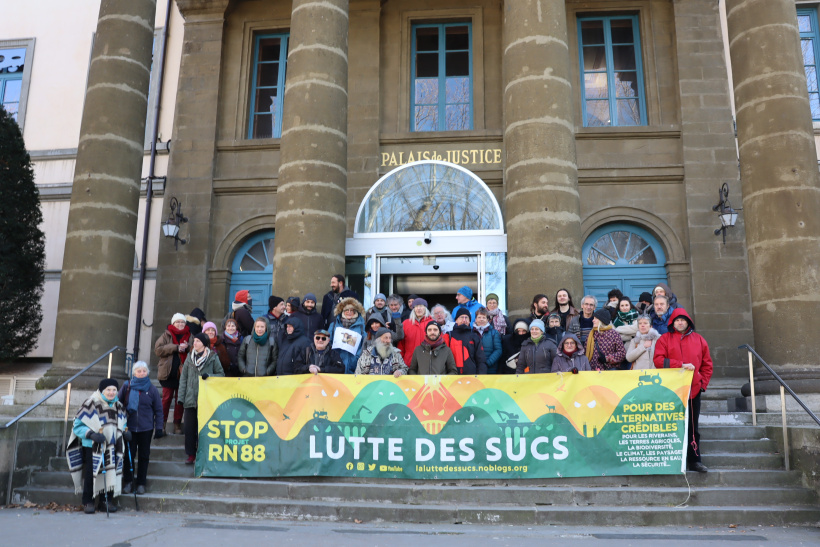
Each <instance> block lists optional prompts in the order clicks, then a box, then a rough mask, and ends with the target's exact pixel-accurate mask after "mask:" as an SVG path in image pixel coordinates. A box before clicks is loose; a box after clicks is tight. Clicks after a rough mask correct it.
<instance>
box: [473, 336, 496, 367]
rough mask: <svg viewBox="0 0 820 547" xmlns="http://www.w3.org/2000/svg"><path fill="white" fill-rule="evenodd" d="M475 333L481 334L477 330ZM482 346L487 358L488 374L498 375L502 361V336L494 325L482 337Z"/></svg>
mask: <svg viewBox="0 0 820 547" xmlns="http://www.w3.org/2000/svg"><path fill="white" fill-rule="evenodd" d="M473 332H475V333H476V334H479V333H478V330H477V329H475V328H473ZM481 345H482V347H483V348H484V355H485V356H486V358H487V374H496V373H498V362H499V361H500V360H501V335H500V334H498V331H497V330H495V329H494V328H493V326H492V325H489V326H488V327H487V330H485V331H484V335H483V336H481Z"/></svg>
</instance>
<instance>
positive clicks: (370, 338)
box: [364, 313, 404, 351]
mask: <svg viewBox="0 0 820 547" xmlns="http://www.w3.org/2000/svg"><path fill="white" fill-rule="evenodd" d="M392 326H393V327H396V330H397V331H398V332H396V331H394V330H393V328H392V327H391V325H388V324H385V323H384V321H382V316H381V314H378V313H376V314H373V315H371V316H370V317H369V318H368V319H367V321H366V322H365V324H364V331H365V332H366V333H367V336H366V337H365V340H364V350H365V351H367V349H368V348H369V347H370V346H372V345H373V344H375V343H376V338H378V337H377V336H376V333H377V332H378V331H379V329H381V328H382V327H387V328H388V329H390V332H391V333H392V334H393V336H392V342H393V345H394V346H395V345H397V344H398V342H399V340H401V339H403V338H404V327H402V324H401V323H393V324H392Z"/></svg>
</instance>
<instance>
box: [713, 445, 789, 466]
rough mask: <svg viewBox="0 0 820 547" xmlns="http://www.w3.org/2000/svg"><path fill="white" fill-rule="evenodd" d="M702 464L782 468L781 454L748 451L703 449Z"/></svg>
mask: <svg viewBox="0 0 820 547" xmlns="http://www.w3.org/2000/svg"><path fill="white" fill-rule="evenodd" d="M702 459H703V464H704V465H706V466H707V467H716V468H718V469H782V468H783V467H784V464H783V456H781V455H780V454H766V453H755V452H749V453H746V454H737V453H732V452H714V453H709V452H706V451H705V450H704V452H703V455H702Z"/></svg>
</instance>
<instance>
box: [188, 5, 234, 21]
mask: <svg viewBox="0 0 820 547" xmlns="http://www.w3.org/2000/svg"><path fill="white" fill-rule="evenodd" d="M176 3H177V8H179V13H180V14H182V17H183V18H184V19H186V20H187V19H188V18H189V17H191V16H196V17H201V16H203V15H210V16H215V15H216V16H224V15H225V11H226V10H227V9H228V6H229V5H230V4H231V0H176Z"/></svg>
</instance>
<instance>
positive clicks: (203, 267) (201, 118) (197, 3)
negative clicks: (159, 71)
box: [152, 0, 230, 360]
mask: <svg viewBox="0 0 820 547" xmlns="http://www.w3.org/2000/svg"><path fill="white" fill-rule="evenodd" d="M229 3H230V2H229V0H177V6H178V7H179V10H180V13H181V14H182V16H183V17H184V19H185V38H184V42H183V50H182V59H181V60H180V66H179V81H178V85H177V96H176V102H175V106H174V131H173V136H172V143H171V154H170V157H169V160H168V183H167V186H166V189H165V203H164V205H163V207H162V209H161V210H160V211H157V212H156V213H155V214H158V215H159V216H160V218H162V219H163V222H164V220H165V219H166V218H168V214H169V213H170V209H169V207H168V204H169V201H170V200H171V198H172V197H175V198H177V199H178V200H179V201H180V203H181V204H182V211H183V213H184V214H185V216H186V217H188V222H187V223H186V224H183V225H182V229H181V230H180V231H181V233H180V237H183V238H185V239H187V240H188V243H187V244H186V245H180V246H179V249H178V250H177V249H175V248H174V245H173V243H172V242H171V241H170V240H165V239H164V238H163V239H162V240H161V241H160V242H159V250H158V257H157V263H158V267H157V284H156V295H155V300H154V327H153V337H152V340H156V339H157V338H159V337H160V336H161V335H162V333H163V332H164V331H165V329H166V327H167V326H168V323H169V322H170V321H171V316H173V314H174V313H176V312H180V313H186V314H187V313H190V312H191V310H193V309H194V308H195V307H199V308H202V309H203V310H204V311H205V313H206V316H207V317H208V318H209V319H213V320H219V319H221V318H222V317H223V316H224V314H225V305H224V294H222V295H219V296H218V298H217V301H218V302H219V303H220V305H218V306H214V305H208V304H209V296H210V295H209V290H208V289H209V285H208V280H209V279H208V278H209V272H208V269H209V268H210V267H211V261H212V250H211V235H210V234H211V233H212V231H213V229H212V223H213V221H214V215H213V205H214V193H213V192H214V191H213V187H214V184H213V179H214V165H215V163H216V142H217V114H218V105H219V86H220V81H221V77H222V67H223V64H222V35H223V30H224V26H225V10H226V9H227V7H228V4H229ZM217 322H218V321H217ZM152 359H154V360H155V359H156V357H155V356H152Z"/></svg>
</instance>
